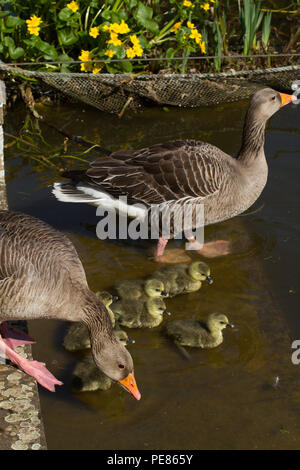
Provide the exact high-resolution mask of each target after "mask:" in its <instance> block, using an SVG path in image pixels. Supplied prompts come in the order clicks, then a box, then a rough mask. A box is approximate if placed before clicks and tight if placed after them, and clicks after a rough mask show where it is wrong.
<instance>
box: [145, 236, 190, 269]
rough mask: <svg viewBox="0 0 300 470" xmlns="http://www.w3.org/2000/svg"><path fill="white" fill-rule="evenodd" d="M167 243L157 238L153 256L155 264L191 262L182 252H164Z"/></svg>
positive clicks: (175, 250) (178, 250) (176, 250)
mask: <svg viewBox="0 0 300 470" xmlns="http://www.w3.org/2000/svg"><path fill="white" fill-rule="evenodd" d="M167 243H168V240H165V239H163V238H159V239H158V242H157V247H156V250H155V254H154V261H156V262H157V263H169V264H175V263H188V262H190V261H191V258H190V257H189V256H187V255H186V254H185V252H184V250H181V249H174V250H168V251H165V247H166V245H167Z"/></svg>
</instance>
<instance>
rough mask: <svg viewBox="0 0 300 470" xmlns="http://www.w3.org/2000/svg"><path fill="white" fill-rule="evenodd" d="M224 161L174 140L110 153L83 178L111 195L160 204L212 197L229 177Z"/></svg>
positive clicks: (208, 148) (213, 151) (204, 147)
mask: <svg viewBox="0 0 300 470" xmlns="http://www.w3.org/2000/svg"><path fill="white" fill-rule="evenodd" d="M228 160H229V157H228V155H226V154H225V153H224V152H222V151H221V150H220V149H218V148H217V147H214V146H213V145H211V144H208V143H204V142H200V141H195V140H178V141H172V142H166V143H164V144H158V145H153V146H151V147H148V148H145V149H142V150H137V151H132V150H124V151H118V152H114V153H112V154H111V155H110V156H109V157H105V158H104V159H103V158H99V159H97V160H96V161H94V162H93V163H92V164H91V168H89V169H88V170H87V172H86V176H87V177H88V178H89V179H90V181H91V183H92V184H94V185H96V186H100V187H101V188H102V189H103V190H105V191H107V192H108V193H110V194H112V195H115V196H121V195H126V196H127V197H128V199H129V200H130V201H133V202H137V201H139V202H143V203H145V204H147V205H150V204H161V203H166V202H170V201H174V200H178V199H183V198H201V199H205V198H206V197H208V196H211V195H213V194H215V193H216V192H218V191H219V190H220V188H221V186H222V185H223V184H224V182H225V180H226V179H228V176H229V174H230V164H229V161H228ZM232 160H233V159H232Z"/></svg>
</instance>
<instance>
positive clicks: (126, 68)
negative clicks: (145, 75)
mask: <svg viewBox="0 0 300 470" xmlns="http://www.w3.org/2000/svg"><path fill="white" fill-rule="evenodd" d="M121 67H122V70H123V71H124V72H125V73H131V72H132V63H131V62H129V61H127V60H126V61H124V62H122V63H121Z"/></svg>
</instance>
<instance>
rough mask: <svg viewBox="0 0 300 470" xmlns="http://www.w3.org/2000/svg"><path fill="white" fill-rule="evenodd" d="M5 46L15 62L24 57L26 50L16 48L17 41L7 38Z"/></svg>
mask: <svg viewBox="0 0 300 470" xmlns="http://www.w3.org/2000/svg"><path fill="white" fill-rule="evenodd" d="M4 44H5V46H6V47H7V48H8V52H9V56H10V58H11V59H13V60H17V59H19V58H20V57H21V56H22V55H24V49H23V48H22V47H15V41H14V40H13V38H11V37H9V36H6V37H5V38H4Z"/></svg>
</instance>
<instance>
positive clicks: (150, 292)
mask: <svg viewBox="0 0 300 470" xmlns="http://www.w3.org/2000/svg"><path fill="white" fill-rule="evenodd" d="M144 290H145V292H146V294H147V296H148V297H150V298H151V299H152V298H156V297H166V296H167V295H168V294H167V292H166V291H165V286H164V283H163V282H162V281H160V280H158V279H148V280H147V281H146V282H145V287H144Z"/></svg>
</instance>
